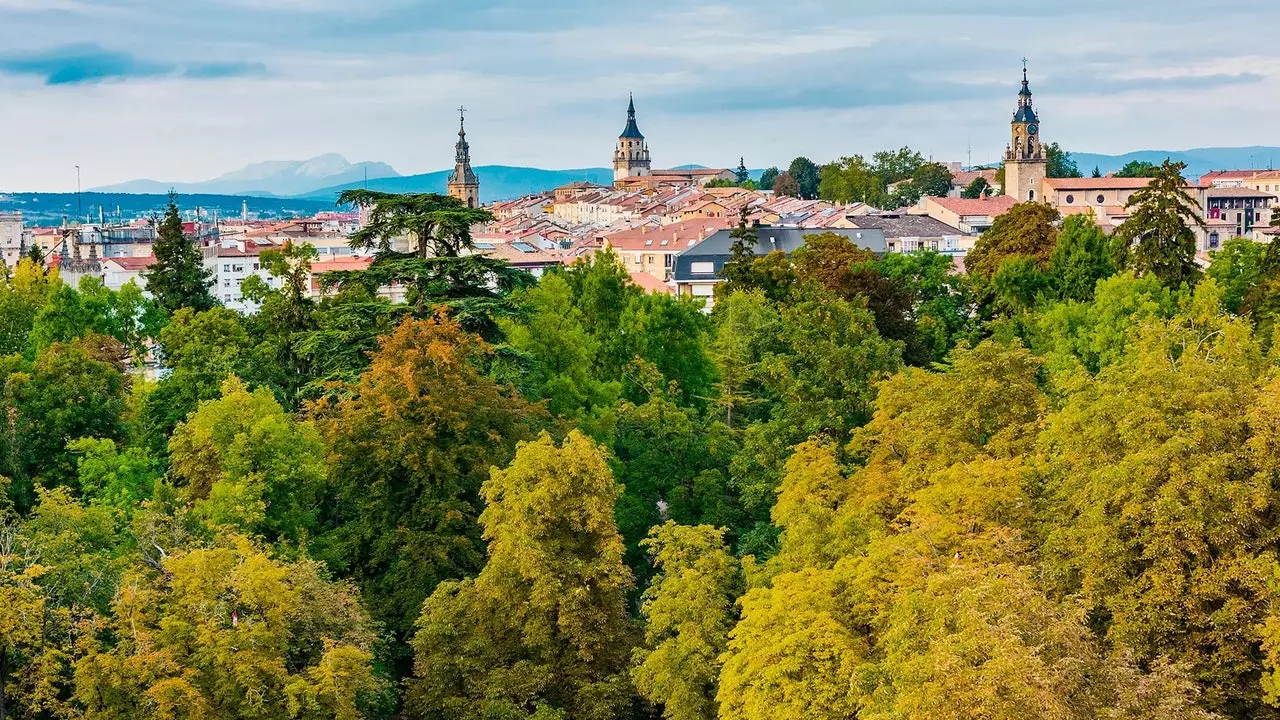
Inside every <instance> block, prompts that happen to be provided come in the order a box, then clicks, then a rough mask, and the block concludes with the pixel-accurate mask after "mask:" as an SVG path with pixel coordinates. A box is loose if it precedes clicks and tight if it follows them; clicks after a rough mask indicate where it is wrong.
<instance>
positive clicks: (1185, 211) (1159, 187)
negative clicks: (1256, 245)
mask: <svg viewBox="0 0 1280 720" xmlns="http://www.w3.org/2000/svg"><path fill="white" fill-rule="evenodd" d="M1186 167H1187V166H1186V165H1185V164H1184V163H1174V162H1170V161H1168V160H1165V162H1164V164H1163V165H1161V166H1160V169H1159V171H1158V172H1157V173H1156V175H1155V176H1154V178H1153V179H1152V181H1151V183H1150V184H1149V185H1147V186H1146V187H1143V188H1141V189H1139V190H1138V191H1136V192H1134V194H1133V196H1132V197H1130V198H1129V201H1128V202H1127V203H1125V209H1126V210H1128V211H1129V219H1127V220H1125V221H1124V222H1123V223H1122V224H1121V225H1120V227H1118V228H1116V240H1117V247H1116V254H1117V256H1118V258H1119V262H1118V263H1117V264H1118V265H1120V266H1121V267H1126V268H1133V270H1134V271H1135V272H1137V273H1138V274H1139V275H1142V274H1146V273H1151V274H1153V275H1155V276H1156V277H1158V278H1160V280H1161V282H1164V283H1165V284H1166V285H1169V286H1170V287H1177V286H1179V285H1181V284H1182V283H1184V282H1188V283H1194V282H1195V280H1196V278H1197V277H1198V275H1199V269H1198V268H1197V267H1196V264H1195V255H1196V235H1195V232H1194V231H1193V230H1192V227H1200V228H1204V227H1205V224H1204V220H1202V219H1200V214H1199V210H1200V203H1199V202H1198V201H1197V200H1196V199H1195V198H1193V197H1191V196H1190V195H1189V194H1188V193H1187V191H1186V184H1187V181H1186V180H1185V179H1183V177H1182V171H1183V170H1185V169H1186Z"/></svg>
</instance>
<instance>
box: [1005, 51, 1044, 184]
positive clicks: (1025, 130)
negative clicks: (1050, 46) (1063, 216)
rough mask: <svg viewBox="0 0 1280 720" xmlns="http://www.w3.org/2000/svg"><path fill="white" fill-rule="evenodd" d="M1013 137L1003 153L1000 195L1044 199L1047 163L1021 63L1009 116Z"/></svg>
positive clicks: (1025, 62) (1025, 66)
mask: <svg viewBox="0 0 1280 720" xmlns="http://www.w3.org/2000/svg"><path fill="white" fill-rule="evenodd" d="M1012 134H1013V137H1012V139H1011V140H1010V142H1009V147H1008V148H1006V149H1005V153H1004V194H1005V195H1008V196H1010V197H1012V198H1014V199H1016V200H1017V201H1018V202H1029V201H1033V200H1044V198H1043V197H1041V193H1042V192H1043V191H1042V186H1043V185H1044V179H1045V178H1046V177H1048V174H1049V161H1048V158H1046V157H1045V154H1044V146H1043V145H1042V144H1041V140H1040V118H1039V117H1037V116H1036V111H1035V108H1034V107H1033V106H1032V99H1031V85H1030V83H1029V82H1028V81H1027V61H1026V60H1025V59H1023V61H1022V90H1020V91H1019V92H1018V109H1017V111H1016V112H1015V113H1014V114H1013V124H1012Z"/></svg>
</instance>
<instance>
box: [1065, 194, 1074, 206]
mask: <svg viewBox="0 0 1280 720" xmlns="http://www.w3.org/2000/svg"><path fill="white" fill-rule="evenodd" d="M1075 202H1076V196H1075V195H1068V196H1067V204H1068V205H1074V204H1075Z"/></svg>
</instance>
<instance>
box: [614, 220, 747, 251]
mask: <svg viewBox="0 0 1280 720" xmlns="http://www.w3.org/2000/svg"><path fill="white" fill-rule="evenodd" d="M731 225H732V222H731V221H730V219H729V218H707V217H700V218H690V219H689V220H685V221H683V222H678V223H671V224H670V225H662V226H660V227H656V228H655V227H647V226H646V227H639V228H635V229H633V230H623V231H621V232H616V233H611V234H609V235H605V236H604V239H605V240H607V241H608V243H609V245H610V246H612V247H613V248H614V249H616V250H620V251H626V252H640V251H644V250H647V251H650V252H681V251H683V250H686V249H688V247H689V245H690V243H696V242H697V241H699V240H703V239H706V238H708V237H710V236H712V235H714V234H715V233H716V232H718V231H720V230H727V229H729V227H731ZM663 242H665V243H666V245H663Z"/></svg>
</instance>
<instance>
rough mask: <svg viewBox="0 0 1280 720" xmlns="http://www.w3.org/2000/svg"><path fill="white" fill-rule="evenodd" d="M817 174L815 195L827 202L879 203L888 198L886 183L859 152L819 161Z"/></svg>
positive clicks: (878, 205)
mask: <svg viewBox="0 0 1280 720" xmlns="http://www.w3.org/2000/svg"><path fill="white" fill-rule="evenodd" d="M820 178H821V179H820V181H819V185H818V195H819V197H821V198H822V199H823V200H826V201H828V202H835V203H841V204H849V203H855V202H861V203H866V204H868V205H873V206H876V207H880V206H883V205H884V204H886V203H887V201H888V193H887V192H886V190H885V188H886V183H885V182H884V181H883V179H882V178H881V176H880V175H879V174H878V173H877V169H876V168H875V167H874V166H873V165H871V164H870V163H868V162H867V161H866V159H865V158H863V157H862V156H861V155H854V156H853V157H844V158H840V159H839V160H838V161H836V162H833V163H828V164H826V165H823V166H822V172H821V175H820Z"/></svg>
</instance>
